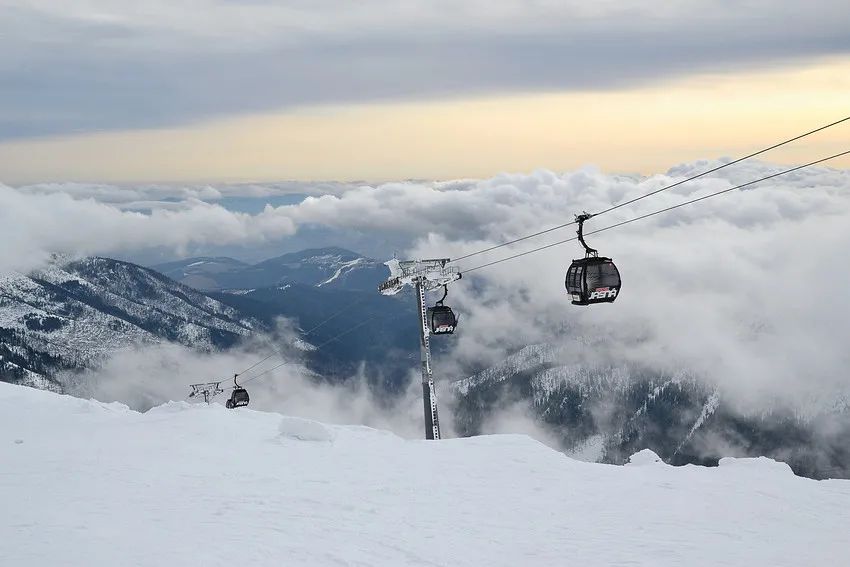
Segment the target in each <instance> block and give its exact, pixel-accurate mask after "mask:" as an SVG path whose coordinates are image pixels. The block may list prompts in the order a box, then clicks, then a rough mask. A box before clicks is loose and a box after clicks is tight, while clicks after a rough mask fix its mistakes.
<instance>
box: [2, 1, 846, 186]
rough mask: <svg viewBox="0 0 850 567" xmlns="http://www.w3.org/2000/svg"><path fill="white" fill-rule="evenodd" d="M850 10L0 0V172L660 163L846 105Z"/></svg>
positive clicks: (351, 170) (834, 115) (414, 171)
mask: <svg viewBox="0 0 850 567" xmlns="http://www.w3.org/2000/svg"><path fill="white" fill-rule="evenodd" d="M848 20H850V14H849V13H848V11H847V9H846V2H844V1H843V0H819V1H813V2H808V3H800V2H796V1H794V0H772V1H768V0H749V1H743V2H729V1H728V0H677V1H673V2H664V3H658V2H656V3H646V2H636V1H629V0H627V1H618V2H613V1H607V0H606V1H600V2H586V1H583V2H578V1H573V0H569V1H551V0H536V1H520V0H490V1H487V2H484V1H478V0H475V1H464V2H449V1H447V0H428V1H426V0H410V1H407V2H404V3H399V2H390V1H389V0H368V1H364V2H357V3H352V2H343V1H340V0H313V1H306V0H295V1H285V2H284V1H282V2H272V1H268V0H169V1H166V0H151V1H148V2H144V3H138V2H129V1H126V0H85V1H80V2H72V3H70V2H55V1H53V0H0V52H2V53H3V54H4V56H3V58H2V59H0V181H2V182H3V183H6V184H7V185H22V184H32V183H40V182H68V181H75V182H104V183H113V184H133V183H165V182H171V183H222V182H248V181H251V182H270V181H278V180H305V181H315V180H342V181H358V180H367V181H385V180H393V179H456V178H472V177H475V178H488V177H492V176H494V175H497V174H499V173H501V172H505V171H514V172H530V171H534V170H536V169H541V168H544V169H550V170H556V171H563V170H571V169H575V168H580V167H583V166H586V165H595V166H598V167H599V168H601V169H602V170H604V171H608V172H627V173H631V172H637V173H643V174H652V173H657V172H663V171H666V170H667V169H668V168H669V167H671V166H673V165H675V164H678V163H683V162H690V161H693V160H697V159H703V158H705V159H712V158H718V157H721V156H728V155H740V154H742V153H747V152H748V151H751V150H754V149H758V148H760V147H763V146H765V145H769V144H770V143H772V142H774V141H778V140H779V139H783V138H786V137H790V136H792V135H794V134H797V133H799V132H801V131H805V130H807V129H810V128H813V127H816V126H819V125H821V124H825V123H828V122H831V121H833V120H836V119H838V118H842V117H844V116H845V115H847V114H850V113H848V112H847V98H846V93H847V92H850V35H848V34H847V32H846V29H847V24H848V23H850V22H848ZM847 139H848V138H847V134H846V131H834V132H829V133H824V134H823V135H822V136H818V137H817V138H813V139H811V140H807V141H806V142H805V143H801V144H799V145H797V146H795V147H794V148H792V149H788V150H783V151H780V152H777V153H776V155H773V156H771V160H772V161H773V162H774V163H797V162H801V161H808V160H809V159H812V158H813V157H818V156H820V155H824V154H826V153H834V152H833V151H830V150H835V151H840V150H843V149H847V148H843V147H839V148H836V145H837V144H840V143H841V142H842V141H844V140H847ZM838 165H843V166H847V165H850V160H847V159H845V160H844V161H843V162H839V163H838Z"/></svg>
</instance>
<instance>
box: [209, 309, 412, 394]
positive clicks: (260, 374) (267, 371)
mask: <svg viewBox="0 0 850 567" xmlns="http://www.w3.org/2000/svg"><path fill="white" fill-rule="evenodd" d="M379 317H380V315H373V316H372V317H370V318H368V319H366V320H365V321H362V322H361V323H359V324H357V325H355V326H353V327H351V328H350V329H347V330H345V331H343V332H342V333H339V334H338V335H336V336H334V337H332V338H330V339H328V340H327V341H325V342H323V343H322V344H320V345H319V346H317V347H316V350H319V349H320V348H322V347H324V346H326V345H328V344H330V343H332V342H334V341H335V340H337V339H339V338H341V337H344V336H345V335H347V334H349V333H352V332H354V331H356V330H357V329H359V328H360V327H362V326H363V325H366V324H367V323H371V322H372V321H374V320H375V319H377V318H379ZM396 317H398V315H394V316H393V317H389V318H387V321H391V320H392V319H394V318H396ZM291 364H296V363H294V362H289V361H285V362H281V363H280V364H276V365H275V366H272V367H271V368H269V369H267V370H264V371H262V372H260V373H259V374H256V375H254V376H251V377H250V378H248V379H246V380H244V381H243V384H247V383H248V382H250V381H251V380H256V379H257V378H259V377H260V376H263V375H265V374H268V373H270V372H273V371H275V370H277V369H278V368H280V367H282V366H286V365H291ZM233 388H234V386H231V387H230V388H226V390H232V389H233Z"/></svg>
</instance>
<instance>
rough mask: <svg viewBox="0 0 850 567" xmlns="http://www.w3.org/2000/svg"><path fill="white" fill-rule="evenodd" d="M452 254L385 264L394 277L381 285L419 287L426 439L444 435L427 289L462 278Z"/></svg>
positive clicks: (391, 291)
mask: <svg viewBox="0 0 850 567" xmlns="http://www.w3.org/2000/svg"><path fill="white" fill-rule="evenodd" d="M448 263H449V259H448V258H440V259H433V260H404V261H401V260H397V259H392V260H390V261H389V262H386V263H385V264H386V265H387V267H389V269H390V278H389V279H388V280H387V281H385V282H384V283H382V284H381V285H380V286H378V291H380V292H381V293H382V294H384V295H395V294H397V293H398V292H400V291H401V290H402V289H404V287H405V286H408V285H409V286H412V287H413V288H414V289H415V291H416V305H417V311H418V312H419V347H420V348H419V360H420V365H421V369H422V401H423V406H424V410H425V439H439V438H440V418H439V415H438V413H437V390H436V388H435V387H434V375H433V372H432V371H431V340H430V336H431V329H430V327H429V326H428V320H427V317H426V313H427V306H426V305H425V292H426V291H431V290H434V289H439V288H441V287H443V286H446V285H448V284H450V283H451V282H453V281H456V280H459V279H460V276H461V274H460V271H459V270H458V269H457V268H455V267H448V266H447V264H448Z"/></svg>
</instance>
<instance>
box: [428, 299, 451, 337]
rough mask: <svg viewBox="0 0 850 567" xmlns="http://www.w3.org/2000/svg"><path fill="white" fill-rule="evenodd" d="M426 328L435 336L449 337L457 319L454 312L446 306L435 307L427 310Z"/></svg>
mask: <svg viewBox="0 0 850 567" xmlns="http://www.w3.org/2000/svg"><path fill="white" fill-rule="evenodd" d="M427 315H428V326H429V328H430V329H431V332H432V333H433V334H435V335H450V334H452V333H454V332H455V327H457V317H455V314H454V311H452V310H451V308H450V307H448V306H446V305H435V306H434V307H429V308H428V313H427Z"/></svg>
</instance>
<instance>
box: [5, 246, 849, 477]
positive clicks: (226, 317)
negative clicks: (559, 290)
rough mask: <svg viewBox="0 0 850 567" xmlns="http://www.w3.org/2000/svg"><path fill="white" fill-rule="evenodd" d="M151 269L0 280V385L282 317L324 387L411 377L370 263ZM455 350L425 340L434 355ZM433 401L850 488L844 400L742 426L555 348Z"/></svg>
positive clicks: (692, 400) (405, 342)
mask: <svg viewBox="0 0 850 567" xmlns="http://www.w3.org/2000/svg"><path fill="white" fill-rule="evenodd" d="M158 267H159V269H161V270H163V271H164V272H165V273H160V272H158V271H156V270H154V269H150V268H144V267H142V266H138V265H135V264H132V263H129V262H122V261H117V260H111V259H108V258H85V259H81V260H63V259H60V258H57V259H55V260H54V261H53V262H52V263H51V265H50V266H48V267H46V268H44V269H41V270H38V271H36V272H33V273H31V274H7V275H5V276H3V277H2V278H0V380H3V381H7V382H13V383H21V384H25V385H29V386H34V387H37V388H40V389H50V390H54V391H62V389H63V383H62V376H64V375H66V374H68V373H75V372H77V371H79V370H81V369H85V368H93V367H97V366H98V364H100V362H102V361H104V360H105V359H106V358H108V357H109V356H110V355H111V354H113V353H115V352H117V351H119V350H121V349H126V348H131V347H133V346H135V345H139V344H153V343H160V342H174V343H179V344H182V345H185V346H188V347H190V348H193V349H197V350H200V351H214V350H223V349H228V348H230V347H232V346H234V345H237V344H239V343H240V342H241V341H243V340H245V339H246V338H247V337H249V336H251V335H252V334H254V333H257V332H260V333H266V332H268V331H271V330H273V329H274V328H275V327H276V325H277V324H278V320H279V319H280V318H285V319H287V320H289V321H291V322H292V324H293V325H294V330H295V331H296V332H297V333H298V334H299V335H300V337H301V338H302V339H303V340H304V341H305V342H306V343H309V344H311V345H312V346H313V347H314V348H311V349H307V350H305V351H304V352H302V353H300V354H299V357H300V360H301V362H303V363H304V364H306V365H307V366H308V367H309V368H310V369H311V370H313V371H314V372H315V373H316V374H317V375H319V376H321V377H322V379H324V380H328V381H331V382H340V381H345V380H346V379H348V378H349V377H350V376H352V375H354V374H355V373H357V372H361V373H362V374H363V375H364V376H367V377H368V380H369V382H370V384H371V385H372V386H373V387H374V388H375V391H376V392H377V393H378V394H379V395H386V396H393V395H396V394H398V393H400V392H402V391H403V390H404V389H405V387H406V385H407V384H408V382H409V380H410V379H411V378H410V376H411V372H412V371H413V369H415V368H416V367H417V365H418V328H417V326H416V324H415V306H414V300H413V297H412V296H411V295H410V294H404V293H402V294H399V296H396V297H384V296H381V295H380V294H378V293H377V292H376V286H377V282H379V281H381V280H382V279H383V278H385V277H386V275H387V272H386V268H385V267H384V266H382V265H381V264H380V263H379V262H377V261H375V260H371V259H368V258H364V257H362V256H359V255H357V254H355V253H353V252H350V251H347V250H344V249H341V248H329V249H311V250H305V251H302V252H300V253H295V254H287V255H284V256H280V257H277V258H273V259H271V260H267V261H265V262H260V263H259V264H255V265H249V264H245V263H242V262H239V261H237V260H233V259H229V258H191V259H187V260H184V261H181V262H172V263H170V264H165V265H160V266H158ZM166 274H170V275H171V276H174V277H177V278H179V279H180V280H182V281H183V282H190V283H191V282H194V283H195V284H196V285H199V286H201V287H205V288H207V289H206V291H201V290H199V289H194V288H193V287H191V286H189V285H186V283H180V282H178V281H174V280H173V279H172V278H171V277H169V276H168V275H166ZM269 282H273V283H272V284H271V285H264V286H260V285H259V284H261V283H269ZM210 288H215V289H214V290H212V289H210ZM461 332H462V330H461ZM451 344H452V343H451V341H442V342H436V341H435V342H434V348H435V355H440V354H444V353H448V352H450V348H451V347H450V345H451ZM441 400H442V403H446V404H452V406H453V408H452V409H453V412H452V413H453V415H454V419H455V426H456V430H457V431H458V432H459V433H460V434H461V435H475V434H478V433H482V432H486V431H487V430H488V423H489V422H491V420H493V419H495V418H496V417H498V416H499V415H500V413H501V412H503V411H504V410H506V409H507V408H515V407H521V408H523V409H524V411H526V412H527V413H528V414H529V415H531V416H532V417H533V419H534V420H535V421H536V422H537V423H538V424H539V425H540V426H541V427H542V428H543V429H544V430H545V431H546V434H547V435H548V437H549V438H551V439H554V444H556V445H557V446H558V447H559V448H561V449H562V450H564V451H566V452H568V453H569V454H573V455H577V456H581V458H583V459H586V460H592V461H600V462H608V463H622V462H624V461H625V460H626V459H627V458H628V456H629V455H631V454H632V453H634V452H635V451H637V450H640V449H643V448H650V449H652V450H653V451H655V452H656V453H657V454H659V455H660V456H661V457H662V458H664V460H665V461H666V462H669V463H672V464H685V463H700V464H709V465H711V464H716V463H717V462H718V460H719V459H720V458H721V457H724V456H730V455H733V456H752V455H769V456H773V457H776V458H779V459H782V460H785V461H786V462H788V463H789V464H791V466H792V467H793V468H794V470H795V471H796V472H797V473H799V474H804V475H806V476H812V477H816V478H821V477H827V476H833V477H850V445H848V444H847V443H846V439H848V438H850V400H848V399H836V400H834V403H833V404H832V405H827V406H825V407H823V408H821V409H820V410H819V411H817V412H814V413H811V414H808V415H805V416H801V415H800V414H798V413H794V412H790V411H786V410H780V409H776V410H765V411H761V412H760V413H758V414H752V415H741V413H740V412H738V411H734V410H733V408H732V406H731V404H730V403H728V402H729V400H728V399H727V396H726V394H724V392H723V391H722V390H720V389H719V388H716V387H711V386H709V385H707V384H706V383H705V382H704V381H702V380H699V379H697V378H696V377H694V376H692V375H689V374H688V372H687V371H686V369H682V370H681V371H678V372H674V373H672V374H669V375H664V374H660V373H658V372H657V371H653V370H651V369H647V368H640V367H636V366H634V365H630V364H626V363H621V362H618V361H615V360H612V361H607V362H606V363H600V362H594V363H589V362H587V361H582V360H574V359H571V358H570V357H569V356H567V355H566V354H565V351H564V345H563V344H561V346H557V345H556V344H554V343H553V344H537V345H528V346H526V347H524V348H520V349H519V350H517V351H516V352H514V353H512V354H510V355H509V356H508V357H507V358H506V359H505V360H503V361H502V362H501V363H499V364H496V365H494V366H492V367H490V368H485V369H482V370H480V371H478V372H476V373H475V374H473V375H471V376H469V377H467V378H465V379H462V380H458V381H456V382H455V383H454V384H453V386H452V388H451V395H449V396H445V397H441Z"/></svg>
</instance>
